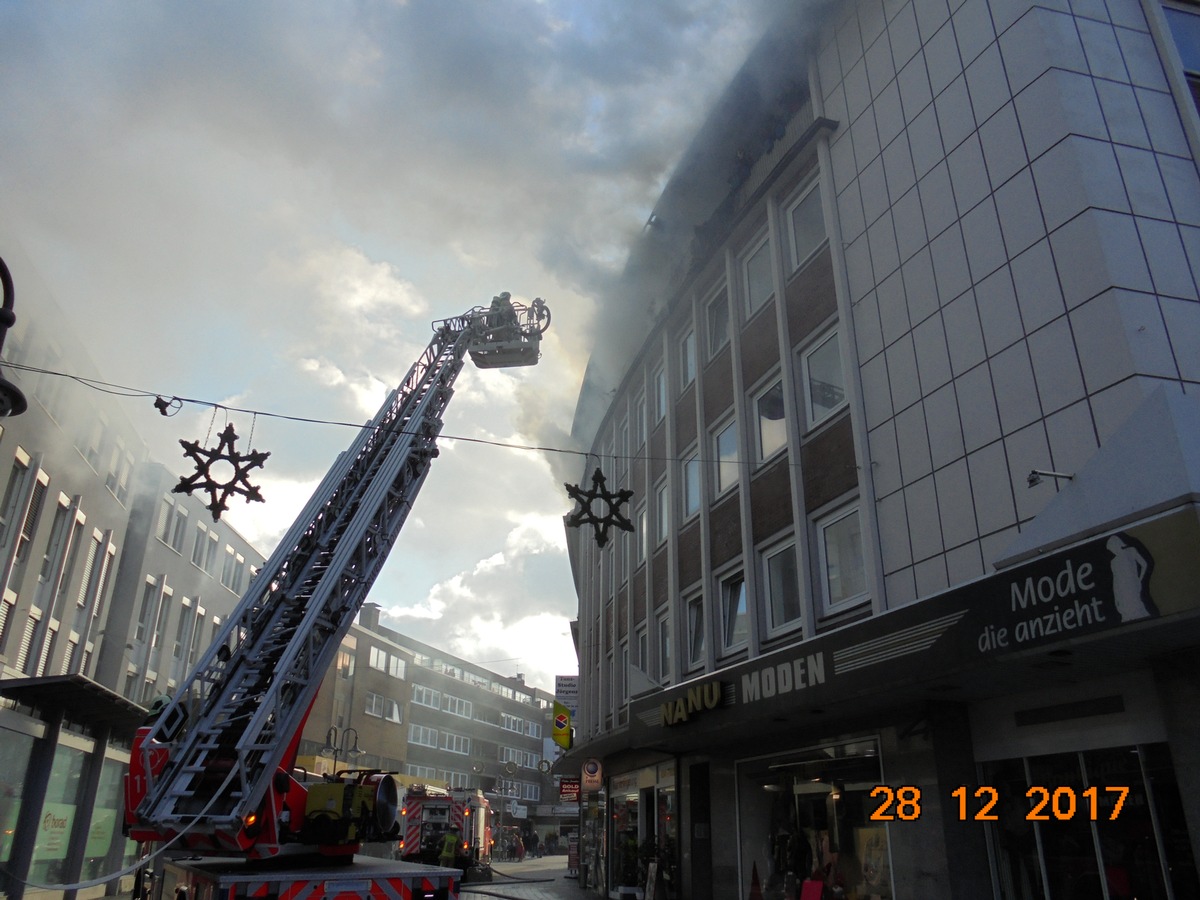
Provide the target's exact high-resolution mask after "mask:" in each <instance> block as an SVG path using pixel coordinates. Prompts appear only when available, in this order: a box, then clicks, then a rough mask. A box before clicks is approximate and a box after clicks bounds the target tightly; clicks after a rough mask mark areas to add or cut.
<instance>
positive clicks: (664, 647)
mask: <svg viewBox="0 0 1200 900" xmlns="http://www.w3.org/2000/svg"><path fill="white" fill-rule="evenodd" d="M658 680H659V681H660V682H662V683H663V684H666V683H667V682H668V681H670V680H671V620H670V618H669V617H668V616H665V615H664V616H663V617H662V618H661V619H659V620H658Z"/></svg>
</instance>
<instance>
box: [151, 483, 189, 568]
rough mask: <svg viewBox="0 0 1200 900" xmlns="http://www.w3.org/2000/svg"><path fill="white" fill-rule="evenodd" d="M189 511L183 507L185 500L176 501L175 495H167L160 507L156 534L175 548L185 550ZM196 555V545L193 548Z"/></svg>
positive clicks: (178, 550) (155, 529) (179, 551)
mask: <svg viewBox="0 0 1200 900" xmlns="http://www.w3.org/2000/svg"><path fill="white" fill-rule="evenodd" d="M187 516H188V512H187V510H186V509H184V508H183V500H182V498H180V500H178V501H176V500H175V499H174V498H173V497H170V496H165V497H163V498H162V503H161V504H160V506H159V507H158V524H157V525H156V526H155V528H154V536H155V537H156V538H158V539H159V540H160V541H162V542H163V543H164V544H166V545H167V546H168V547H170V548H171V549H172V550H174V551H175V552H176V553H182V552H183V542H184V535H185V534H186V532H187ZM192 554H193V556H194V555H195V547H194V546H193V548H192Z"/></svg>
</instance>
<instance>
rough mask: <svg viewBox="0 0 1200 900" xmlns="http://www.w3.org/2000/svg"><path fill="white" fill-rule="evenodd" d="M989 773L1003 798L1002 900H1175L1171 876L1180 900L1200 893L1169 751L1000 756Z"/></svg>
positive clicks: (999, 844) (1148, 748)
mask: <svg viewBox="0 0 1200 900" xmlns="http://www.w3.org/2000/svg"><path fill="white" fill-rule="evenodd" d="M983 774H984V783H985V784H986V785H988V786H989V787H991V788H994V789H995V791H996V793H997V796H998V802H999V805H998V806H997V809H996V812H997V819H996V820H995V821H994V822H993V823H990V824H991V827H990V829H989V833H990V837H991V840H992V842H993V846H994V858H995V860H996V868H997V872H996V875H997V882H998V884H999V886H1000V894H999V896H1000V897H1001V898H1002V900H1046V898H1058V897H1103V896H1108V897H1109V898H1111V900H1124V898H1133V897H1167V896H1170V894H1168V892H1167V889H1166V886H1165V882H1166V879H1167V878H1168V877H1169V878H1170V879H1171V887H1172V890H1173V892H1174V896H1175V897H1181V898H1182V897H1196V896H1200V881H1198V880H1197V876H1196V866H1195V863H1194V861H1193V859H1192V854H1191V849H1190V847H1191V844H1190V841H1189V840H1188V836H1187V826H1186V823H1185V822H1184V820H1183V808H1182V804H1181V803H1180V799H1179V789H1178V787H1177V786H1176V781H1175V771H1174V768H1173V767H1172V765H1171V760H1170V753H1169V751H1168V749H1167V747H1166V745H1164V744H1150V745H1141V746H1136V747H1128V746H1127V747H1112V748H1106V749H1102V750H1087V751H1084V752H1082V753H1056V754H1051V755H1047V756H1034V757H1030V758H1028V759H1006V760H999V761H996V762H989V763H985V764H984V767H983ZM1164 867H1165V871H1166V872H1167V873H1169V874H1168V875H1166V876H1164ZM1102 885H1103V887H1102Z"/></svg>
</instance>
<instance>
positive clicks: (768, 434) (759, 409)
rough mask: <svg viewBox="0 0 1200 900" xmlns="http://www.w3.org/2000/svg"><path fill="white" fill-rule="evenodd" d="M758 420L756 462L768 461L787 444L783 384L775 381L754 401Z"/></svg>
mask: <svg viewBox="0 0 1200 900" xmlns="http://www.w3.org/2000/svg"><path fill="white" fill-rule="evenodd" d="M754 412H755V415H756V416H757V418H758V428H757V429H756V431H755V438H756V439H757V442H758V461H759V462H762V461H764V460H767V459H770V457H771V456H772V455H774V453H775V451H776V450H778V449H779V448H780V447H783V446H784V445H785V444H787V419H786V418H785V417H784V412H783V382H782V381H777V382H775V383H774V384H773V385H771V386H770V387H769V388H767V389H766V390H765V391H763V392H762V393H761V394H759V395H758V397H756V398H755V400H754Z"/></svg>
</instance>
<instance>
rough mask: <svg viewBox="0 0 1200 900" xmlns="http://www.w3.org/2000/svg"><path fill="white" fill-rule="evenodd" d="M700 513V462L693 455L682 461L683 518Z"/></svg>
mask: <svg viewBox="0 0 1200 900" xmlns="http://www.w3.org/2000/svg"><path fill="white" fill-rule="evenodd" d="M699 511H700V460H699V459H697V458H696V454H695V453H693V454H692V455H691V456H689V457H688V458H687V459H685V460H684V461H683V517H684V518H685V519H686V518H689V517H690V516H694V515H695V514H696V513H698V512H699Z"/></svg>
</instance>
